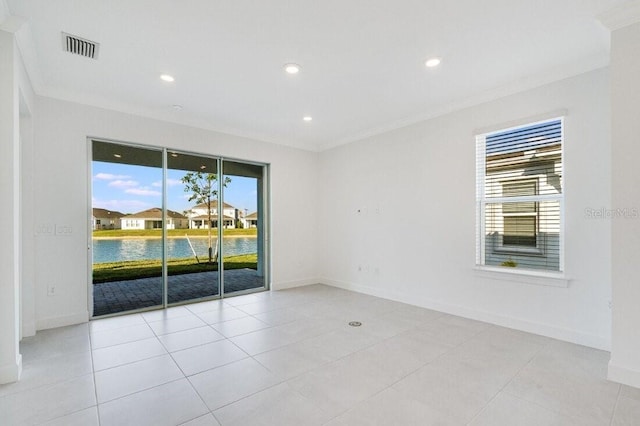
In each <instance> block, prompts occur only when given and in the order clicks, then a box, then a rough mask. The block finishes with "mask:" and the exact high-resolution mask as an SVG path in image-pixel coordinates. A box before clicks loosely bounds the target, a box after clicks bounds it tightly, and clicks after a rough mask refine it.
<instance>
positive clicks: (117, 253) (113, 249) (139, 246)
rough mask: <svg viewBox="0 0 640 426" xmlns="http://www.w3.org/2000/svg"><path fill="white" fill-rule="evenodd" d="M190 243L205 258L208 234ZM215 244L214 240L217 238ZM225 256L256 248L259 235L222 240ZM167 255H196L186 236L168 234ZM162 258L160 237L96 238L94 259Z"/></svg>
mask: <svg viewBox="0 0 640 426" xmlns="http://www.w3.org/2000/svg"><path fill="white" fill-rule="evenodd" d="M191 244H192V245H193V249H194V250H195V252H196V254H197V255H198V257H199V258H200V260H206V258H207V253H208V249H207V247H208V239H207V238H191ZM214 245H215V240H214ZM222 245H223V249H224V256H225V257H227V256H236V255H241V254H251V253H256V252H257V239H256V238H251V237H233V238H225V239H223V240H222ZM167 251H168V253H167V255H168V258H169V259H177V258H186V257H190V258H193V257H194V256H193V251H192V250H191V247H190V246H189V241H188V240H187V239H186V238H168V239H167ZM160 258H162V239H161V238H123V239H94V240H93V262H94V263H106V262H121V261H126V260H148V259H160Z"/></svg>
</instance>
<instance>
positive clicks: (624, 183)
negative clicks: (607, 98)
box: [609, 5, 640, 387]
mask: <svg viewBox="0 0 640 426" xmlns="http://www.w3.org/2000/svg"><path fill="white" fill-rule="evenodd" d="M636 11H640V5H639V6H638V7H637V9H636ZM627 16H629V15H627ZM635 16H636V18H637V19H638V20H640V13H636V15H635ZM638 46H640V22H638V23H636V24H633V25H629V26H627V27H624V28H621V29H618V30H616V31H613V33H612V38H611V95H612V98H611V99H612V106H613V119H612V166H613V167H612V180H613V181H612V184H613V185H612V191H613V192H612V202H613V207H614V208H620V209H624V208H627V209H637V210H636V211H640V172H639V171H638V158H639V157H640V143H638V142H639V141H638V135H639V134H640V120H639V118H640V80H639V79H638V76H640V56H638ZM612 256H613V265H612V269H613V272H612V280H613V330H612V339H613V341H612V348H611V362H610V364H609V378H610V379H612V380H615V381H618V382H621V383H626V384H628V385H632V386H636V387H640V307H639V303H640V217H639V216H638V215H631V216H629V217H618V218H615V219H614V221H613V249H612Z"/></svg>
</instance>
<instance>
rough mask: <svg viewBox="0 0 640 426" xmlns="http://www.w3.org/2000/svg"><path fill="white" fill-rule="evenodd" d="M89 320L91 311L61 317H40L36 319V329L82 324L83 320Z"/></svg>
mask: <svg viewBox="0 0 640 426" xmlns="http://www.w3.org/2000/svg"><path fill="white" fill-rule="evenodd" d="M87 321H89V311H82V312H78V313H75V314H72V315H65V316H61V317H48V318H40V319H38V320H37V321H36V329H37V330H47V329H49V328H57V327H64V326H67V325H74V324H82V323H83V322H87Z"/></svg>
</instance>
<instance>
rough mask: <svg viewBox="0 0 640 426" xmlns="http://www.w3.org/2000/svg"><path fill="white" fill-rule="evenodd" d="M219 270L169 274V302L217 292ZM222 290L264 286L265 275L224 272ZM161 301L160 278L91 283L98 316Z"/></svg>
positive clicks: (251, 271)
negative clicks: (223, 287) (223, 288)
mask: <svg viewBox="0 0 640 426" xmlns="http://www.w3.org/2000/svg"><path fill="white" fill-rule="evenodd" d="M218 284H219V283H218V272H217V271H211V272H198V273H194V274H183V275H172V276H170V277H169V294H168V299H169V303H176V302H180V301H184V300H192V299H200V298H203V297H210V296H215V295H217V294H219V289H218V287H219V285H218ZM224 286H225V293H233V292H236V291H242V290H248V289H254V288H260V287H264V277H261V276H258V274H257V272H256V271H255V270H253V269H233V270H229V271H225V272H224ZM161 304H162V278H161V277H155V278H139V279H135V280H127V281H112V282H108V283H100V284H94V286H93V315H94V316H101V315H108V314H114V313H118V312H125V311H130V310H134V309H141V308H148V307H151V306H158V305H161Z"/></svg>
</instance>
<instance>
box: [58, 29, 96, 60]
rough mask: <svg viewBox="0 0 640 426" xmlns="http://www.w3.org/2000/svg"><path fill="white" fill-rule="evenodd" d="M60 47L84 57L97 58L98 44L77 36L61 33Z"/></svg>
mask: <svg viewBox="0 0 640 426" xmlns="http://www.w3.org/2000/svg"><path fill="white" fill-rule="evenodd" d="M62 48H63V49H64V51H65V52H69V53H73V54H75V55H80V56H84V57H86V58H91V59H98V50H99V48H100V44H99V43H96V42H95V41H91V40H87V39H84V38H81V37H78V36H74V35H71V34H67V33H64V32H63V33H62Z"/></svg>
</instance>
